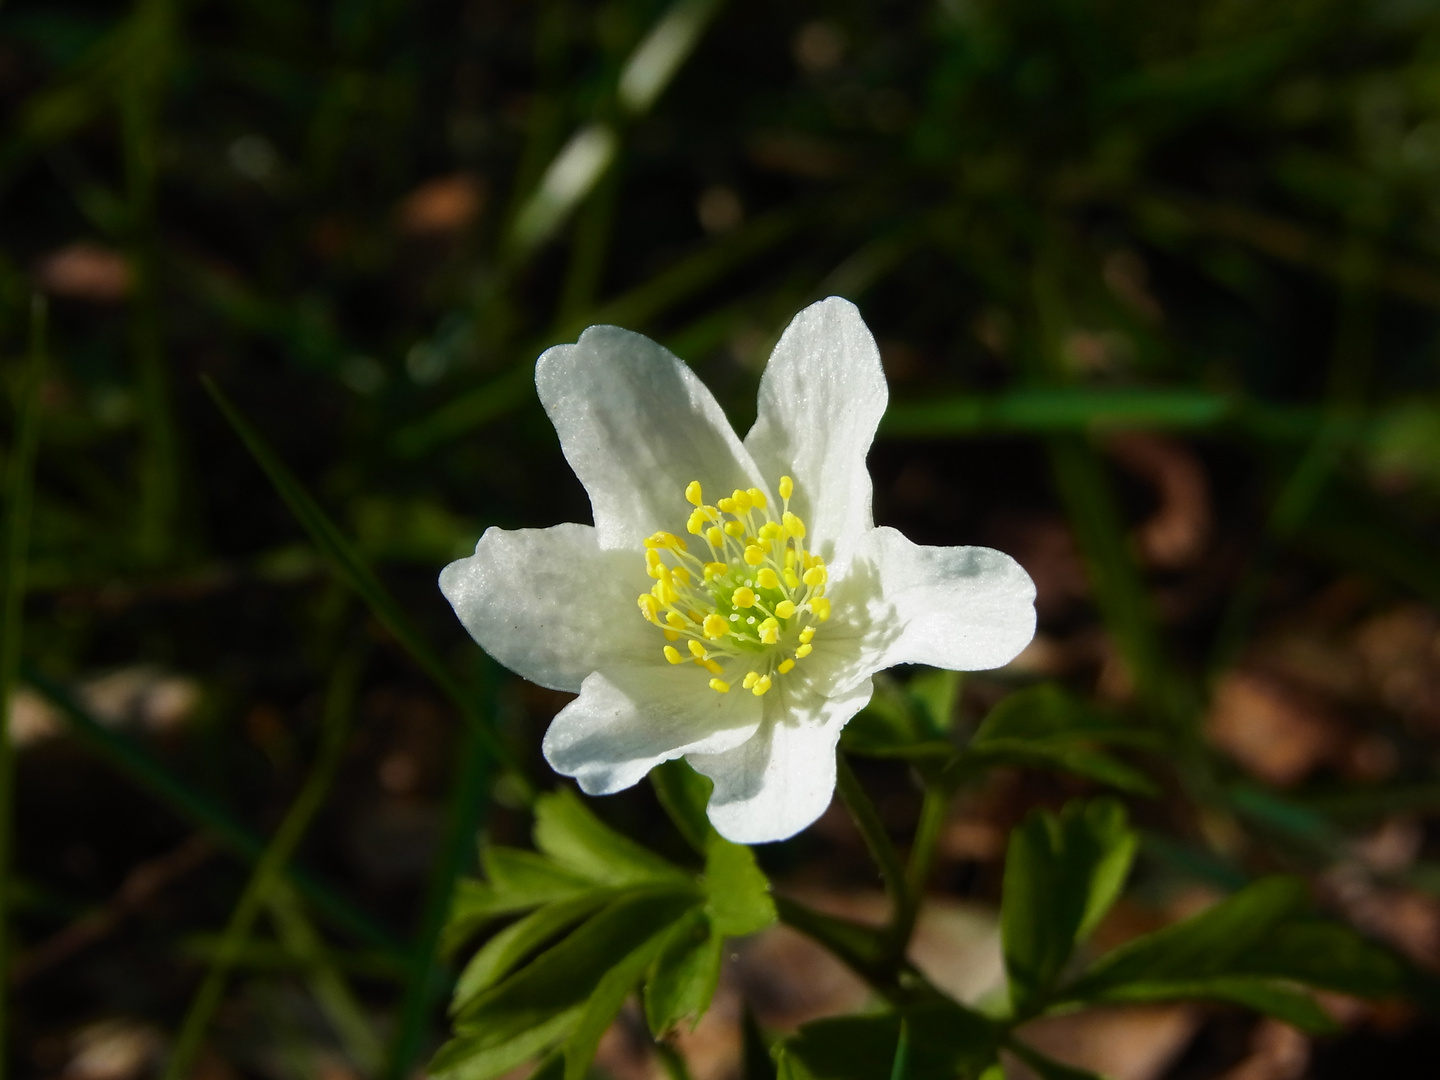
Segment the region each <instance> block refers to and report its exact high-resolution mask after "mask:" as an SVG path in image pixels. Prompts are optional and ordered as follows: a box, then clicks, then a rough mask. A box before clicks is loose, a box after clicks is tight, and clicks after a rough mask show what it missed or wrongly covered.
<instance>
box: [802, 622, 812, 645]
mask: <svg viewBox="0 0 1440 1080" xmlns="http://www.w3.org/2000/svg"><path fill="white" fill-rule="evenodd" d="M814 636H815V628H814V627H813V626H807V627H805V629H804V630H801V631H800V644H802V645H809V644H810V641H811V639H812V638H813V637H814Z"/></svg>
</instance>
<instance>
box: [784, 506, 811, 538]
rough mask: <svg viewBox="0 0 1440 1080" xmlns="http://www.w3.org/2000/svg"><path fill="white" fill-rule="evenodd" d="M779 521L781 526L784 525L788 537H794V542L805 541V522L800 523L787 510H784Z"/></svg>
mask: <svg viewBox="0 0 1440 1080" xmlns="http://www.w3.org/2000/svg"><path fill="white" fill-rule="evenodd" d="M780 521H781V523H782V524H784V526H785V528H786V530H787V531H788V532H789V533H790V535H791V536H793V537H795V539H796V540H804V539H805V522H803V521H801V520H800V519H799V518H798V517H797V516H796V515H794V514H792V513H790V511H789V510H786V511H785V513H784V515H783V516H782V517H781V518H780Z"/></svg>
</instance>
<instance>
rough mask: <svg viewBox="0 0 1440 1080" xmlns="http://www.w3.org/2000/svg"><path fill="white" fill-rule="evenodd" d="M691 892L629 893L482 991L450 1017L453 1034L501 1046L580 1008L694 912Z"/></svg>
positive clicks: (657, 890)
mask: <svg viewBox="0 0 1440 1080" xmlns="http://www.w3.org/2000/svg"><path fill="white" fill-rule="evenodd" d="M698 903H699V896H698V895H697V893H696V892H695V891H694V890H693V889H684V890H682V889H668V888H660V889H645V890H638V891H632V892H629V893H627V894H625V895H623V896H622V897H621V898H620V899H618V900H615V901H613V902H612V903H610V904H607V905H606V906H605V907H604V908H603V909H602V910H601V911H600V912H599V913H598V914H596V915H595V916H593V917H592V918H590V919H589V920H588V921H587V922H585V923H584V924H583V925H582V926H581V927H580V928H579V929H577V930H576V931H574V932H573V933H571V934H570V935H569V936H567V937H566V938H565V939H564V940H563V941H561V942H560V943H559V944H557V945H554V946H552V947H551V948H549V949H547V950H546V951H545V952H543V953H541V954H540V956H539V957H538V958H536V960H535V961H534V962H533V963H530V964H527V965H526V966H525V967H523V968H521V969H520V970H519V971H517V972H516V973H515V974H513V975H511V976H509V977H508V978H506V979H505V980H504V981H502V982H500V983H498V984H497V985H495V986H492V987H490V989H488V990H486V991H484V992H483V993H481V994H480V995H479V996H477V997H476V998H474V999H473V1000H471V1001H470V1002H469V1004H467V1005H466V1006H465V1007H464V1008H463V1009H461V1010H460V1012H459V1013H458V1014H457V1015H456V1018H455V1028H456V1030H457V1032H459V1033H461V1034H464V1035H473V1036H476V1037H478V1038H481V1039H482V1040H483V1041H485V1043H486V1045H489V1044H493V1045H497V1046H498V1045H500V1044H501V1043H504V1042H508V1041H509V1040H510V1039H512V1038H514V1037H516V1036H517V1035H519V1034H520V1033H522V1032H524V1031H527V1030H529V1029H530V1028H532V1027H535V1026H536V1025H538V1024H541V1023H544V1022H546V1021H547V1020H549V1018H550V1017H552V1016H555V1015H556V1014H558V1013H560V1012H563V1011H565V1010H566V1009H570V1008H572V1007H576V1006H579V1005H582V1004H583V1003H584V1002H585V1001H586V999H587V998H589V996H590V994H591V992H592V991H593V990H594V989H595V987H596V986H598V985H599V983H600V980H601V979H602V978H604V976H605V973H606V972H608V971H609V970H610V969H611V968H612V967H613V966H614V965H615V964H616V963H617V962H618V961H619V960H621V959H622V958H624V957H626V956H629V955H630V954H631V953H632V952H634V951H635V950H636V949H638V948H640V947H641V946H642V945H643V944H645V942H647V941H648V940H649V939H650V938H651V937H653V936H654V935H655V934H657V933H668V932H669V927H670V924H671V923H673V922H674V921H675V920H676V919H679V918H680V917H681V916H682V915H684V914H685V912H686V911H688V910H690V909H691V908H693V907H696V906H697V905H698Z"/></svg>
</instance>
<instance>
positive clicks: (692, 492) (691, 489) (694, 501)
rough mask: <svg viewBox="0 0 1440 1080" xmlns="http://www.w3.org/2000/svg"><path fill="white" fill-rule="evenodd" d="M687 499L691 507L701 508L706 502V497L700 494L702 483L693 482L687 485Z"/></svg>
mask: <svg viewBox="0 0 1440 1080" xmlns="http://www.w3.org/2000/svg"><path fill="white" fill-rule="evenodd" d="M685 499H686V501H687V502H689V503H690V505H691V506H699V505H700V504H701V503H702V502H704V501H705V500H704V496H702V495H701V494H700V481H699V480H691V481H690V483H688V484H686V485H685Z"/></svg>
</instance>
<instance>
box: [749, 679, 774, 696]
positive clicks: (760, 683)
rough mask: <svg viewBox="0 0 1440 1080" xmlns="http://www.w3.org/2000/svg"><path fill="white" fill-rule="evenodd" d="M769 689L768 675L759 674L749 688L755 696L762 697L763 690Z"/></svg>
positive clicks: (763, 694)
mask: <svg viewBox="0 0 1440 1080" xmlns="http://www.w3.org/2000/svg"><path fill="white" fill-rule="evenodd" d="M769 689H770V676H769V675H761V676H760V678H758V679H756V680H755V685H754V686H752V687H751V688H750V693H752V694H754V695H755V696H756V697H764V696H765V691H766V690H769Z"/></svg>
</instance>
